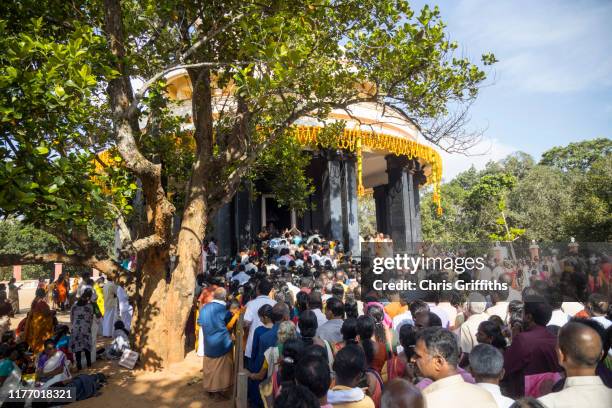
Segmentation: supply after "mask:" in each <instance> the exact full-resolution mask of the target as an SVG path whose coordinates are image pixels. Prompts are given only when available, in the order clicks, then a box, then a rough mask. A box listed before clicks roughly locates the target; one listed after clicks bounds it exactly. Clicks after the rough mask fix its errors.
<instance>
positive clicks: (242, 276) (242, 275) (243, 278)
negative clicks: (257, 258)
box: [231, 265, 251, 286]
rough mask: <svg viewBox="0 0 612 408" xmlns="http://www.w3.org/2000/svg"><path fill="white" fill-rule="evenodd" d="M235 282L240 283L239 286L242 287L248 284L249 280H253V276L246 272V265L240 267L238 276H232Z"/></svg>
mask: <svg viewBox="0 0 612 408" xmlns="http://www.w3.org/2000/svg"><path fill="white" fill-rule="evenodd" d="M231 280H233V281H238V284H239V285H240V286H242V285H244V284H245V283H247V282H248V281H249V280H251V275H249V274H248V273H246V272H245V267H244V265H240V266H239V267H238V273H237V274H235V275H234V274H232V279H231Z"/></svg>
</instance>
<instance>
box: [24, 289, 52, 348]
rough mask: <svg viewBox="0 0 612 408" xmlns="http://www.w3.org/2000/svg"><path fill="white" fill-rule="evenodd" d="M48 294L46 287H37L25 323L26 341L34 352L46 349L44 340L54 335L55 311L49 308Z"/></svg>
mask: <svg viewBox="0 0 612 408" xmlns="http://www.w3.org/2000/svg"><path fill="white" fill-rule="evenodd" d="M46 296H47V294H46V293H45V290H44V289H41V288H38V289H36V297H35V298H34V300H33V301H32V306H31V308H30V312H29V313H28V317H27V320H26V324H25V341H26V343H28V345H29V346H30V350H32V352H34V353H40V352H41V351H42V350H43V349H44V341H45V340H46V339H49V338H51V336H53V326H54V324H53V323H54V322H53V321H54V319H53V318H54V316H55V313H54V312H53V311H52V310H51V309H50V308H49V305H48V304H47V302H46V300H45V298H46Z"/></svg>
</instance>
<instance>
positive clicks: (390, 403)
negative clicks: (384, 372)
mask: <svg viewBox="0 0 612 408" xmlns="http://www.w3.org/2000/svg"><path fill="white" fill-rule="evenodd" d="M380 405H381V408H425V400H424V399H423V394H421V391H420V390H419V389H418V388H417V387H415V386H414V385H412V384H411V383H409V382H408V381H406V380H404V379H403V378H396V379H394V380H391V381H389V382H388V383H387V385H385V391H384V392H383V394H382V398H381V401H380Z"/></svg>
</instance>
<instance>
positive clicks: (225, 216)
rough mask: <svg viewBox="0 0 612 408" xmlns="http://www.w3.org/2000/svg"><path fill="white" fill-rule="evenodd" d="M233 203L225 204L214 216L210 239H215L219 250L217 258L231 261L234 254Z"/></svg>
mask: <svg viewBox="0 0 612 408" xmlns="http://www.w3.org/2000/svg"><path fill="white" fill-rule="evenodd" d="M231 209H232V203H231V202H230V203H228V204H224V205H223V206H222V207H221V208H219V209H218V210H217V212H216V214H215V215H214V216H213V218H212V220H213V230H212V232H211V233H210V234H208V235H209V237H211V238H212V237H214V238H215V239H216V241H217V247H218V248H219V251H218V254H217V256H218V257H220V258H222V259H229V257H231V256H232V254H233V239H232V237H233V234H232V210H231Z"/></svg>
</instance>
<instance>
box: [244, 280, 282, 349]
mask: <svg viewBox="0 0 612 408" xmlns="http://www.w3.org/2000/svg"><path fill="white" fill-rule="evenodd" d="M271 291H272V283H271V282H269V281H267V280H262V281H260V282H259V285H257V288H256V293H257V297H256V298H255V299H252V300H250V301H249V302H248V303H247V305H246V311H245V312H244V325H245V327H248V328H249V335H248V337H247V343H246V347H245V349H244V355H245V356H246V357H247V358H251V352H252V351H253V335H254V334H255V329H256V328H258V327H259V326H261V325H262V323H261V320H260V319H259V316H258V315H257V311H258V310H259V308H260V307H262V306H263V305H270V306H274V305H275V304H276V301H275V300H274V299H270V297H269V296H268V295H269V294H270V292H271Z"/></svg>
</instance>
